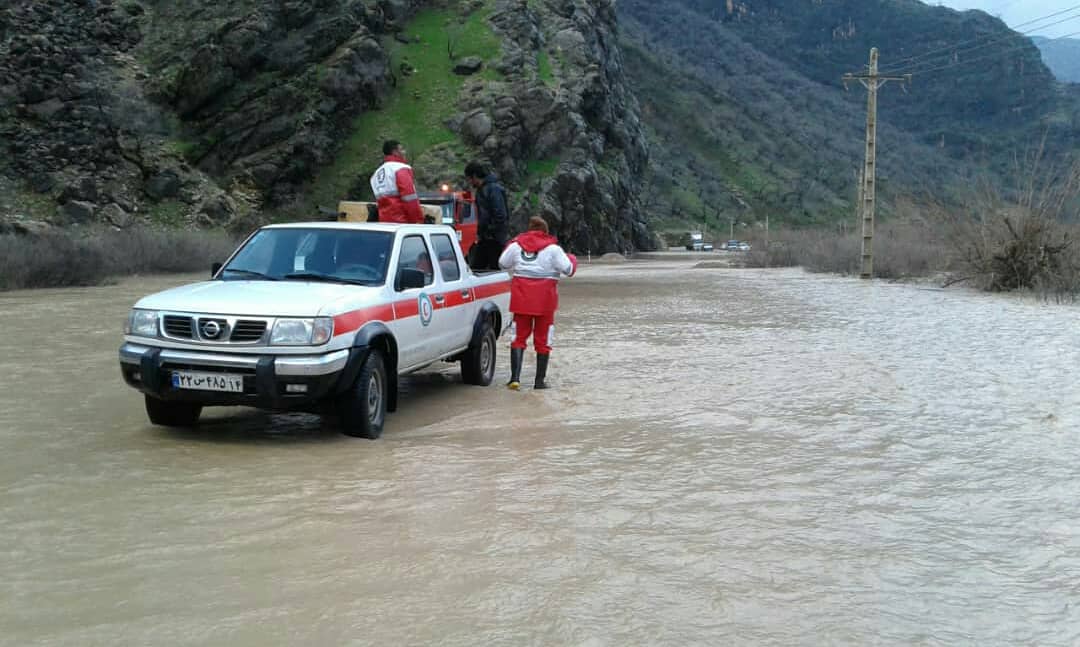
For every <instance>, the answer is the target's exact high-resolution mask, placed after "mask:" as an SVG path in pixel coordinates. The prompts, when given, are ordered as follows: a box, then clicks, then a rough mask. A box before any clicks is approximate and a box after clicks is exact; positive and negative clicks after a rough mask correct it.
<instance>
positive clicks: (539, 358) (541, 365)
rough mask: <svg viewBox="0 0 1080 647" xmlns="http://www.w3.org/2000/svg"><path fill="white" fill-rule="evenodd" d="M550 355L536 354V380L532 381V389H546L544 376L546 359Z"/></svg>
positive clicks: (545, 374)
mask: <svg viewBox="0 0 1080 647" xmlns="http://www.w3.org/2000/svg"><path fill="white" fill-rule="evenodd" d="M550 357H551V355H550V354H547V353H537V354H536V382H534V383H533V388H534V389H546V388H548V385H547V382H545V381H544V378H546V377H547V366H548V359H549V358H550Z"/></svg>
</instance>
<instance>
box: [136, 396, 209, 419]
mask: <svg viewBox="0 0 1080 647" xmlns="http://www.w3.org/2000/svg"><path fill="white" fill-rule="evenodd" d="M143 398H145V400H146V415H147V416H148V417H149V418H150V422H152V423H153V424H155V425H161V426H162V427H194V426H195V425H197V424H199V414H200V413H202V405H201V404H192V403H190V402H169V401H167V400H159V399H158V398H153V397H150V396H149V395H144V396H143Z"/></svg>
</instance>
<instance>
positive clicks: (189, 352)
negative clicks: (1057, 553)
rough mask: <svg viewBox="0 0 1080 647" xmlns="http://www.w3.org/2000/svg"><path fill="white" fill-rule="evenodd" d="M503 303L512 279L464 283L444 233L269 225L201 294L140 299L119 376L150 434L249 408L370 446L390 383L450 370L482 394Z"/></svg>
mask: <svg viewBox="0 0 1080 647" xmlns="http://www.w3.org/2000/svg"><path fill="white" fill-rule="evenodd" d="M509 300H510V278H509V276H508V275H507V274H506V273H504V272H495V273H491V274H483V275H476V274H473V273H472V272H471V271H470V270H469V268H468V266H467V264H466V263H465V260H464V258H463V255H462V253H461V249H460V247H459V246H458V242H457V233H456V232H455V231H454V230H453V229H452V228H450V227H448V226H444V225H393V224H361V223H302V224H300V223H298V224H284V225H270V226H267V227H263V228H261V229H259V230H258V231H256V232H255V233H254V234H252V235H251V236H250V237H248V239H247V240H245V241H244V243H243V244H242V245H240V247H239V248H238V249H237V250H236V251H235V252H233V254H232V256H230V257H229V259H228V260H227V261H226V262H225V263H224V264H223V265H219V264H215V266H214V269H213V270H212V279H211V280H210V281H205V282H200V283H195V284H193V285H186V286H183V287H178V288H174V289H171V290H166V291H164V292H159V293H157V294H152V295H150V296H148V297H145V298H143V299H140V300H139V301H138V303H136V304H135V308H134V309H133V310H132V311H131V314H130V315H129V317H128V321H127V323H126V325H125V329H124V335H125V336H124V344H123V346H121V348H120V367H121V371H122V373H123V376H124V380H125V381H126V382H127V383H128V384H129V385H131V386H132V387H134V388H136V389H138V390H139V391H142V392H143V394H144V395H145V399H146V413H147V415H148V416H149V417H150V421H151V422H153V423H154V424H158V425H166V426H185V427H186V426H193V425H195V424H196V423H197V422H198V420H199V415H200V413H201V412H202V408H203V407H204V406H215V405H219V406H233V405H246V406H253V407H258V408H261V409H269V410H306V411H313V412H317V413H335V414H337V415H338V416H340V419H341V426H342V430H343V431H344V433H346V434H348V435H351V436H360V437H363V438H378V437H379V435H380V434H381V433H382V429H383V423H384V421H385V418H386V413H387V412H388V411H394V410H395V409H396V408H397V386H398V376H399V375H402V374H406V373H411V372H414V371H417V370H420V369H422V368H424V367H426V366H428V365H430V364H432V363H434V362H438V361H441V360H446V361H460V362H461V374H462V377H463V379H464V381H465V382H466V383H467V384H479V385H483V386H487V385H489V384H491V381H492V378H493V377H494V373H495V356H496V354H495V343H496V338H497V337H498V335H499V334H500V333H501V332H502V331H503V330H504V325H505V326H509V323H510V320H511V318H510V317H509V315H508V313H507V307H508V305H509Z"/></svg>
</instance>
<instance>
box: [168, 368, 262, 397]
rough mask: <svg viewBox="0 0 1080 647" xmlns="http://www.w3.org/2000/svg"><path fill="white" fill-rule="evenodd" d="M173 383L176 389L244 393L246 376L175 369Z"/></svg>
mask: <svg viewBox="0 0 1080 647" xmlns="http://www.w3.org/2000/svg"><path fill="white" fill-rule="evenodd" d="M172 385H173V388H174V389H192V390H195V391H225V392H228V393H243V392H244V377H243V376H242V375H229V374H228V373H197V372H195V371H173V374H172Z"/></svg>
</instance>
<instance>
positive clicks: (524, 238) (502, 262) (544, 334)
mask: <svg viewBox="0 0 1080 647" xmlns="http://www.w3.org/2000/svg"><path fill="white" fill-rule="evenodd" d="M499 267H501V268H503V269H504V270H510V269H512V270H513V271H514V278H513V279H512V280H511V281H510V312H512V313H514V328H515V330H516V334H515V336H514V341H513V342H512V343H511V344H510V381H509V382H507V384H506V386H508V387H509V388H511V389H513V390H515V391H517V390H518V389H520V388H521V363H522V360H523V359H524V357H525V347H526V343H527V342H528V341H529V335H530V334H531V335H532V336H533V346H534V347H535V348H536V381H535V382H534V383H533V388H536V389H546V388H548V385H547V383H546V382H545V381H544V379H545V378H546V377H547V368H548V359H549V358H550V357H551V332H552V329H553V328H554V327H555V311H556V310H557V309H558V308H559V278H560V277H562V276H573V275H574V272H576V271H577V258H575V257H574V255H573V254H567V253H566V252H564V251H563V249H562V247H559V241H558V240H557V239H556V238H555V237H554V236H551V235H549V234H548V225H547V222H546V221H545V220H544V219H543V218H541V217H539V216H534V217H532V218H530V219H529V230H528V231H526V232H525V233H524V234H521V235H520V236H518V237H517V238H515V239H514V240H512V241H510V244H509V245H507V246H506V249H505V250H503V253H502V256H500V257H499Z"/></svg>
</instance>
